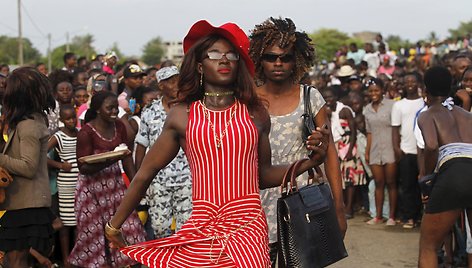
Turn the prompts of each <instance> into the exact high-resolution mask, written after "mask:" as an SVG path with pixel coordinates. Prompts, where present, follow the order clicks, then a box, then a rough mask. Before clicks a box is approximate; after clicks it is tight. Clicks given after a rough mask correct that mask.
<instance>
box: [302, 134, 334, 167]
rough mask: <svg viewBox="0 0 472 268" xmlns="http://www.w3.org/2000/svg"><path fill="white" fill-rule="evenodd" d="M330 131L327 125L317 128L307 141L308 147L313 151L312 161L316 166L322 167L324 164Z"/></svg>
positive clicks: (311, 154)
mask: <svg viewBox="0 0 472 268" xmlns="http://www.w3.org/2000/svg"><path fill="white" fill-rule="evenodd" d="M329 134H330V132H329V129H328V128H327V126H326V125H323V126H322V127H321V128H320V127H317V128H316V130H314V131H313V132H312V134H311V135H310V136H308V139H307V141H306V147H307V149H308V150H310V151H311V153H310V160H311V161H312V162H313V164H314V165H320V164H322V163H323V162H324V160H325V157H326V151H327V150H328V145H329Z"/></svg>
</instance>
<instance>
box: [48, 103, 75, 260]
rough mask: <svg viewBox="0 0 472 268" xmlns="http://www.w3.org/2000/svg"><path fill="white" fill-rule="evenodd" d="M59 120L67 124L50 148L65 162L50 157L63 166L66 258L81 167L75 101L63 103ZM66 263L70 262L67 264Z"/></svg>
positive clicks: (59, 184)
mask: <svg viewBox="0 0 472 268" xmlns="http://www.w3.org/2000/svg"><path fill="white" fill-rule="evenodd" d="M59 120H60V121H61V122H62V123H63V124H64V126H63V127H61V128H59V131H57V132H56V133H54V135H53V136H52V137H51V138H50V139H49V142H48V150H51V149H53V148H54V149H55V150H56V151H57V153H58V155H59V158H60V160H61V162H57V161H54V160H52V159H49V160H48V165H49V166H50V167H54V168H57V169H59V174H58V177H57V189H58V193H59V216H60V219H61V221H62V222H63V224H64V227H63V228H61V229H60V230H59V240H60V243H61V254H62V258H63V260H64V261H65V262H66V260H67V258H68V257H69V252H70V248H69V245H70V241H71V236H72V237H73V235H71V233H73V232H74V231H75V226H76V219H75V213H74V194H75V187H76V184H77V176H78V172H79V170H78V168H77V158H76V146H77V132H78V131H77V128H76V125H77V115H76V113H75V109H74V107H73V106H72V105H62V106H61V110H60V112H59ZM66 267H68V265H67V264H66Z"/></svg>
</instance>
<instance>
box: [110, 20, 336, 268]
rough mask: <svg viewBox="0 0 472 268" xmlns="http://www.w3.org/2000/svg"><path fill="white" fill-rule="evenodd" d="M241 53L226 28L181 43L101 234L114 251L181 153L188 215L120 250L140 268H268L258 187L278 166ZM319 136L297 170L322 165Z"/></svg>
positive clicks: (201, 27)
mask: <svg viewBox="0 0 472 268" xmlns="http://www.w3.org/2000/svg"><path fill="white" fill-rule="evenodd" d="M248 48H249V40H248V38H247V36H246V34H245V33H244V32H243V31H242V30H241V29H240V28H239V27H238V26H237V25H236V24H234V23H226V24H223V25H222V26H220V27H214V26H212V25H210V24H209V23H208V22H207V21H204V20H203V21H199V22H197V23H195V24H194V25H193V26H192V28H191V29H190V31H189V33H188V34H187V36H186V37H185V39H184V51H185V57H184V60H183V63H182V69H181V72H180V80H179V95H178V100H177V104H176V105H175V106H173V107H172V109H171V110H170V112H169V114H168V116H167V119H166V123H165V125H164V129H163V130H162V133H161V135H160V136H159V138H158V139H157V140H156V142H155V143H154V146H153V147H152V148H151V150H150V151H149V152H148V155H147V156H146V158H145V159H144V161H143V163H142V165H141V167H140V169H139V171H138V172H137V174H136V176H135V178H134V180H133V182H132V184H131V185H130V188H129V189H128V192H127V193H126V195H125V198H124V200H123V203H122V204H121V206H120V208H119V209H118V211H117V212H116V214H115V216H114V217H113V218H112V220H111V221H110V222H109V223H108V225H107V229H106V233H107V235H108V237H109V239H110V240H111V241H112V242H113V243H114V245H115V246H124V243H123V241H122V240H121V239H120V238H121V233H120V230H119V229H117V228H119V227H121V226H122V223H123V222H124V221H125V220H126V218H127V217H128V215H129V214H130V213H131V212H132V211H133V209H134V208H135V207H136V205H137V204H138V203H139V201H140V198H141V196H142V195H143V194H144V192H145V191H146V188H147V187H148V186H149V184H150V183H151V180H152V179H153V177H154V176H155V175H156V174H157V172H159V170H161V169H162V168H163V167H165V166H166V165H167V164H168V163H169V162H170V161H171V160H172V159H173V158H174V157H175V155H176V154H177V152H178V151H179V149H180V148H183V149H184V151H185V153H186V155H187V159H188V161H189V164H190V170H191V173H192V201H193V211H192V215H191V216H190V219H189V220H188V221H187V222H186V223H185V224H184V226H182V229H181V230H180V231H179V232H177V233H176V234H174V235H172V236H170V237H167V238H162V239H158V240H154V241H149V242H145V243H141V244H137V245H133V246H128V247H125V248H124V249H122V252H124V253H125V254H127V255H128V256H130V257H132V258H133V259H136V260H138V261H140V262H142V263H143V264H145V265H147V266H149V267H179V268H180V267H258V268H260V267H269V266H270V261H269V255H268V237H267V224H266V220H265V216H264V212H263V210H262V207H261V201H260V196H259V187H262V188H264V187H271V186H277V185H280V184H281V182H282V177H283V175H284V173H285V170H286V168H287V166H273V165H272V164H271V159H270V145H269V139H268V133H269V130H270V119H269V115H268V114H267V111H266V110H265V109H264V107H263V105H262V104H261V102H260V101H259V99H258V97H257V95H256V93H255V90H254V82H253V79H252V75H253V73H254V65H253V64H252V61H251V59H250V58H249V56H248ZM327 137H328V131H327V130H324V129H318V130H317V131H314V132H313V134H312V135H310V137H309V140H308V142H307V144H308V145H307V146H309V148H310V149H311V150H313V152H314V154H313V157H312V158H310V159H309V161H306V162H304V163H303V165H302V166H300V168H299V170H298V174H300V173H302V172H304V171H305V170H307V169H308V168H309V167H312V166H314V165H318V164H320V163H321V162H322V161H323V159H324V155H325V150H326V144H327V143H328V140H327ZM317 144H318V145H320V146H316V145H317Z"/></svg>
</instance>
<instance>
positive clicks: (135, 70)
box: [123, 64, 147, 78]
mask: <svg viewBox="0 0 472 268" xmlns="http://www.w3.org/2000/svg"><path fill="white" fill-rule="evenodd" d="M145 75H147V74H146V73H145V72H143V70H142V69H141V67H139V65H137V64H131V65H129V66H128V67H126V68H125V70H124V71H123V76H124V78H129V77H137V76H145Z"/></svg>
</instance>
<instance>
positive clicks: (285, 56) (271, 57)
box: [261, 54, 295, 63]
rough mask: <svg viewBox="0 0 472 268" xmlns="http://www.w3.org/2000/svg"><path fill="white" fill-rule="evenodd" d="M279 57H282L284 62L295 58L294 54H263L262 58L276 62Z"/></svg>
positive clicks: (281, 59)
mask: <svg viewBox="0 0 472 268" xmlns="http://www.w3.org/2000/svg"><path fill="white" fill-rule="evenodd" d="M277 59H280V61H281V62H283V63H288V62H292V61H293V60H294V59H295V56H294V55H293V54H280V55H278V54H262V56H261V60H263V61H267V62H276V61H277Z"/></svg>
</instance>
